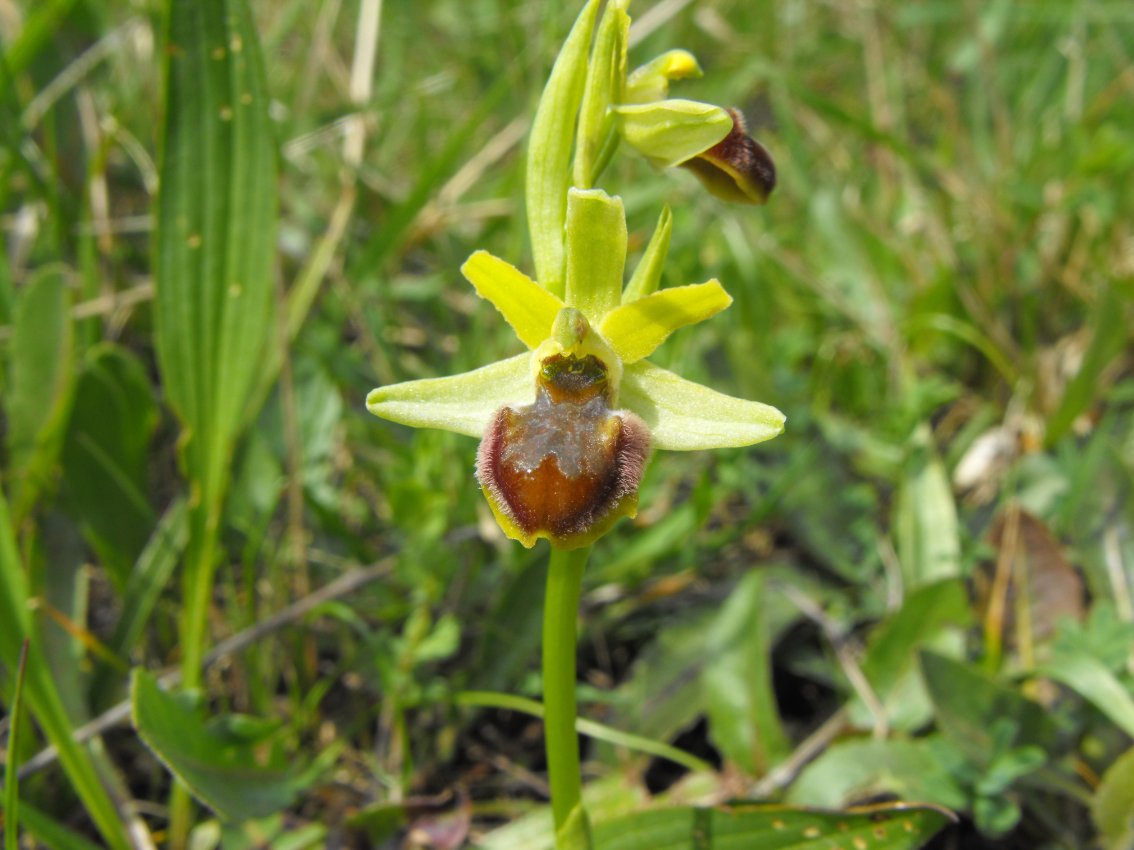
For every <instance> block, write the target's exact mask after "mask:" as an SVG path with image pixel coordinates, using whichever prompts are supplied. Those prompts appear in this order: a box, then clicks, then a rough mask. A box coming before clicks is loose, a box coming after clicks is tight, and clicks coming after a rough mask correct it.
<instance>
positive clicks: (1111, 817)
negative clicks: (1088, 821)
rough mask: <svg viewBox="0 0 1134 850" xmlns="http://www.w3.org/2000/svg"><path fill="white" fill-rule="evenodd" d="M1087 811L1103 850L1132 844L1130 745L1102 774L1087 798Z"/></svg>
mask: <svg viewBox="0 0 1134 850" xmlns="http://www.w3.org/2000/svg"><path fill="white" fill-rule="evenodd" d="M1091 815H1092V816H1093V817H1094V821H1095V826H1096V827H1098V830H1099V833H1100V834H1101V835H1102V839H1103V847H1104V848H1105V850H1129V848H1130V847H1134V748H1131V749H1129V750H1127V751H1126V752H1125V753H1123V754H1122V755H1120V756H1119V757H1118V758H1117V759H1116V760H1115V762H1114V764H1112V765H1111V766H1110V768H1108V769H1107V772H1106V773H1104V774H1103V778H1102V782H1100V783H1099V786H1098V788H1097V789H1095V796H1094V798H1093V799H1092V800H1091Z"/></svg>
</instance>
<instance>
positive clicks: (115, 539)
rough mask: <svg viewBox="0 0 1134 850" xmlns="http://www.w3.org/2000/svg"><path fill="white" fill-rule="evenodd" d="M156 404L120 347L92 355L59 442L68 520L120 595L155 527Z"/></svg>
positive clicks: (136, 364)
mask: <svg viewBox="0 0 1134 850" xmlns="http://www.w3.org/2000/svg"><path fill="white" fill-rule="evenodd" d="M156 426H157V405H156V403H155V402H154V398H153V390H152V389H151V388H150V384H149V381H148V380H147V378H146V373H145V368H144V367H143V366H142V364H141V362H140V361H139V360H138V359H137V357H135V356H134V355H133V354H131V353H130V352H129V351H128V350H127V349H124V348H119V347H117V346H113V345H109V344H106V345H100V346H98V347H96V348H94V349H92V350H91V351H90V352H89V354H88V357H87V362H86V364H85V365H84V366H83V369H82V371H81V372H80V374H79V379H78V382H77V385H76V387H75V400H74V404H73V405H72V408H71V421H70V424H69V425H68V428H67V434H66V438H65V440H64V443H63V476H64V483H65V485H66V488H67V495H68V497H69V498H70V499H71V500H72V501H73V503H74V506H75V515H76V517H77V518H78V519H79V521H80V523H81V524H82V527H83V532H84V534H85V535H86V536H87V539H88V540H89V541H90V543H91V545H92V547H93V548H94V549H95V551H97V552H98V554H99V558H100V561H101V563H102V564H103V565H104V566H105V567H106V568H107V570H108V572H109V573H110V577H111V579H113V581H114V583H115V585H116V587H117V588H118V590H119V592H121V591H122V589H123V587H124V586H125V584H126V581H127V576H128V574H129V571H130V569H131V567H132V566H133V564H134V562H135V560H137V558H138V555H140V554H141V552H142V548H143V547H144V546H145V544H146V540H147V539H148V537H149V535H150V532H151V530H152V529H153V526H154V521H155V517H154V512H153V509H152V508H151V507H150V503H149V499H148V496H147V492H146V491H147V483H146V480H147V479H146V476H147V472H146V460H147V450H148V448H149V442H150V436H151V435H152V433H153V430H154V428H155V427H156Z"/></svg>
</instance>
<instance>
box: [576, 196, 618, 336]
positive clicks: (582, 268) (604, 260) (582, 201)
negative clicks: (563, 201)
mask: <svg viewBox="0 0 1134 850" xmlns="http://www.w3.org/2000/svg"><path fill="white" fill-rule="evenodd" d="M625 267H626V213H625V212H624V211H623V208H622V199H621V198H618V197H613V198H612V197H611V196H610V195H608V194H606V192H604V191H602V190H601V189H587V190H582V189H571V190H570V191H569V192H568V193H567V299H566V300H567V304H568V305H569V306H571V307H576V308H578V309H579V310H581V311H582V312H583V315H584V316H586V317H587V320H588V321H589V322H590V323H591V325H593V326H594V327H598V325H599V322H600V321H601V320H602V317H603V316H605V315H606V313H607V312H608V311H609V310H612V309H613V308H614V307H615V306H617V305H618V302H619V300H620V299H621V296H622V272H623V270H624V269H625Z"/></svg>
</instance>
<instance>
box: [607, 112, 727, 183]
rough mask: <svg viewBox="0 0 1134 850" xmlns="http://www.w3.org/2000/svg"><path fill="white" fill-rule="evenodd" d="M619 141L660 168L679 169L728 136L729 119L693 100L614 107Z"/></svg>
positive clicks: (725, 113)
mask: <svg viewBox="0 0 1134 850" xmlns="http://www.w3.org/2000/svg"><path fill="white" fill-rule="evenodd" d="M614 115H615V122H616V123H617V125H618V127H619V130H620V132H621V133H622V138H624V139H625V140H626V141H627V142H628V143H629V144H630V145H631V147H633V148H634V149H635V150H637V151H638V152H639V153H641V154H643V155H644V156H646V157H647V158H648V159H649V160H650V161H651V162H653V163H654V164H655V165H657V166H658V167H659V168H669V167H671V166H674V165H680V164H681V163H683V162H685V160H687V159H692V158H693V157H695V156H696V155H697V154H699V153H701V152H703V151H706V150H708V149H709V148H711V147H712V146H713V145H715V144H716V143H717V142H719V141H720V140H721V139H723V138H724V137H725V136H727V135H728V134H729V131H730V130H731V129H732V116H731V115H729V114H728V112H726V111H725V110H723V109H721V108H720V107H719V106H712V105H711V104H708V103H699V102H697V101H695V100H663V101H659V102H657V103H641V104H627V105H623V106H616V107H614Z"/></svg>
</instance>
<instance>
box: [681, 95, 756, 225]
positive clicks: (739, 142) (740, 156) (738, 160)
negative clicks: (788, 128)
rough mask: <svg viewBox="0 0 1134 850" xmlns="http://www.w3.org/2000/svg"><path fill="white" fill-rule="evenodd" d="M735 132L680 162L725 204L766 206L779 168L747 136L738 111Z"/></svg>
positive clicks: (733, 126) (732, 113) (729, 111)
mask: <svg viewBox="0 0 1134 850" xmlns="http://www.w3.org/2000/svg"><path fill="white" fill-rule="evenodd" d="M728 113H729V115H730V116H732V129H731V130H730V131H729V133H728V135H727V136H725V137H724V138H723V139H721V140H720V141H719V142H717V143H716V144H715V145H713V146H712V147H711V148H709V149H708V150H705V151H702V152H701V153H699V154H697V156H695V157H693V158H692V159H687V160H685V162H683V163H681V166H682V167H683V168H688V169H689V170H690V171H692V172H693V174H694V175H696V176H697V178H698V179H699V180H700V181H701V182H702V183H703V184H704V185H705V188H706V189H708V190H709V192H711V193H712V194H714V195H716V196H717V197H718V198H721V199H722V200H725V201H732V202H734V203H741V204H764V203H767V201H768V196H769V195H771V194H772V190H773V189H775V188H776V166H775V163H774V162H773V161H772V156H771V154H769V153H768V151H767V150H766V149H765V148H764V146H763V145H761V144H760V143H759V142H757V141H756V140H755V139H753V138H752V137H751V136H749V135H748V129H747V127H746V126H745V123H744V117H743V116H742V115H741V114H740V113H739V112H738V111H737V110H735V109H730V110H728Z"/></svg>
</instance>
